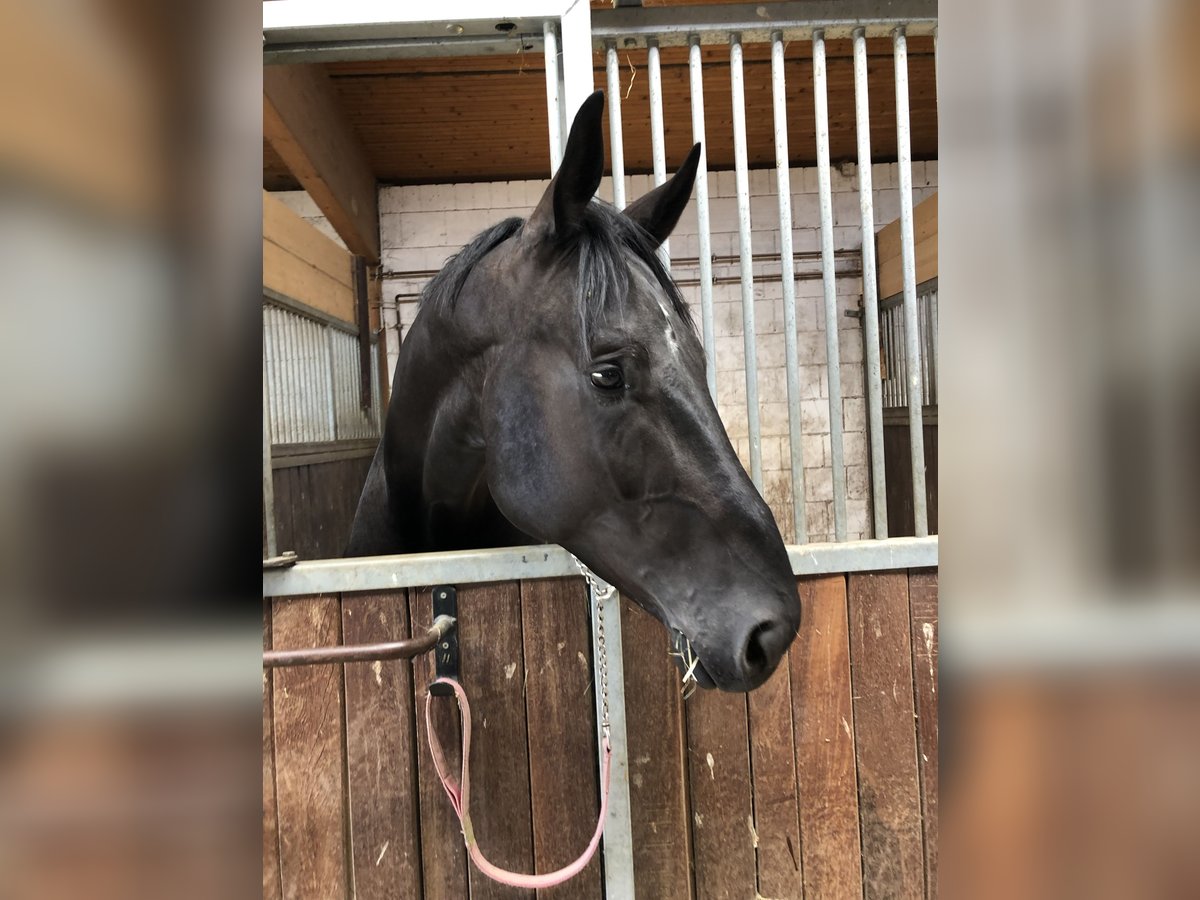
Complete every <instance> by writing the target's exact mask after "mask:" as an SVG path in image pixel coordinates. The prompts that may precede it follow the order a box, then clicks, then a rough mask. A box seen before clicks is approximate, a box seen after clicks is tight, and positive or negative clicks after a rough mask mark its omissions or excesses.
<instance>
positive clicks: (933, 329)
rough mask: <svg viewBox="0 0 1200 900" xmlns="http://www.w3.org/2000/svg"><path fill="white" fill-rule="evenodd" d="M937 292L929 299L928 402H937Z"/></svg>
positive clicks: (934, 290)
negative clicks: (929, 385) (929, 383)
mask: <svg viewBox="0 0 1200 900" xmlns="http://www.w3.org/2000/svg"><path fill="white" fill-rule="evenodd" d="M937 326H938V292H937V288H934V289H933V294H932V295H931V296H930V298H929V373H930V374H929V380H930V382H932V384H933V388H932V390H930V392H929V402H930V403H931V404H936V403H937V402H938V378H937V351H938V331H937Z"/></svg>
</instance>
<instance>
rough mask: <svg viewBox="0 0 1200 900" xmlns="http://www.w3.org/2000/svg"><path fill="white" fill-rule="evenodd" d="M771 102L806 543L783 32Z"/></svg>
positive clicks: (797, 502)
mask: <svg viewBox="0 0 1200 900" xmlns="http://www.w3.org/2000/svg"><path fill="white" fill-rule="evenodd" d="M771 99H772V102H773V105H774V114H775V115H774V119H775V190H776V193H777V194H778V196H779V264H780V278H781V281H782V286H783V345H784V355H785V357H786V363H787V397H788V444H789V448H790V451H791V455H790V458H791V468H792V522H793V524H794V526H795V532H794V533H795V542H796V543H797V544H806V543H808V527H807V523H806V522H805V517H804V449H803V447H802V445H801V441H800V350H799V348H798V346H797V335H796V267H795V258H794V257H793V256H792V179H791V167H790V165H789V163H788V136H787V83H786V80H785V78H784V70H783V32H782V31H774V32H772V33H771Z"/></svg>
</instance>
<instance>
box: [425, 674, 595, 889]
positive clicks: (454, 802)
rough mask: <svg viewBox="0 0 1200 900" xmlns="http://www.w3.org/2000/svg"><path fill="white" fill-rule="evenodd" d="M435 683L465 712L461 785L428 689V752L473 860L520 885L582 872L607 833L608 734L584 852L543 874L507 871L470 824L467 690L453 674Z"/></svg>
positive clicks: (551, 882) (535, 885) (496, 877)
mask: <svg viewBox="0 0 1200 900" xmlns="http://www.w3.org/2000/svg"><path fill="white" fill-rule="evenodd" d="M433 683H434V684H445V685H449V686H450V687H451V688H452V689H453V690H454V696H455V697H457V698H458V709H459V714H460V715H461V716H462V776H461V777H462V783H461V785H460V784H459V783H457V782H456V781H455V780H454V776H453V775H452V774H450V773H448V772H447V771H446V770H447V766H446V757H445V755H444V754H443V753H442V745H441V743H440V742H439V741H438V738H437V735H436V734H435V733H434V730H433V721H432V719H431V717H430V703H431V702H432V699H433V698H432V695H431V694H429V693H426V695H425V732H426V734H428V736H429V752H430V753H431V754H432V755H433V766H434V768H435V769H437V773H438V778H440V779H441V782H442V787H443V788H445V789H446V796H447V797H449V798H450V805H451V806H453V807H454V813H455V815H457V816H458V821H459V822H460V823H461V824H462V833H463V840H464V841H466V845H467V853H468V854H470V856H471V861H472V862H474V863H475V865H476V867H478V869H479V871H480V872H482V873H483V874H484V875H486V876H487V877H488V878H491V879H492V880H493V881H498V882H500V883H501V884H507V885H511V886H512V887H518V888H531V889H541V888H549V887H554V886H555V885H558V884H562V883H563V882H564V881H567V880H569V879H571V878H574V877H575V876H576V875H578V874H579V873H580V872H582V871H583V868H584V866H586V865H587V864H588V862H589V861H590V860H591V858H592V856H593V855H594V854H595V852H596V848H597V847H598V846H600V837H601V835H603V834H604V820H605V818H606V817H607V815H608V775H609V765H610V763H611V762H612V748H611V747H610V746H609V743H608V738H607V737H606V738H604V772H603V775H602V776H601V778H602V782H601V786H600V818H599V820H598V821H597V822H596V832H595V834H593V835H592V840H591V842H590V843H589V844H588V845H587V848H586V849H585V850H584V851H583V853H582V855H580V857H579V858H578V859H576V860H575V861H574V862H573V863H569V864H568V865H566V866H563V867H562V868H561V869H559V870H558V871H556V872H547V873H546V874H544V875H522V874H520V873H517V872H508V871H506V870H504V869H501V868H498V867H497V866H494V865H492V864H491V863H490V862H488V861H487V859H486V858H484V855H483V851H482V850H480V849H479V844H478V843H477V842H476V840H475V832H474V830H473V829H472V827H471V810H470V803H471V799H470V798H471V782H470V775H469V772H468V766H469V760H470V758H471V705H470V704H469V703H468V702H467V695H466V692H465V691H464V690H463V688H462V685H461V684H459V683H458V682H457V681H455V680H454V679H452V678H438V679H437V680H436V681H434V682H433Z"/></svg>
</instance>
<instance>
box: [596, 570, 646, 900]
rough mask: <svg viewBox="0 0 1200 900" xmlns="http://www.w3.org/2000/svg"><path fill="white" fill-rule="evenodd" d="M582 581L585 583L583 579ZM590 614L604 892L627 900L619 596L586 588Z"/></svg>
mask: <svg viewBox="0 0 1200 900" xmlns="http://www.w3.org/2000/svg"><path fill="white" fill-rule="evenodd" d="M585 583H586V582H585ZM586 590H587V592H588V603H589V604H590V606H591V613H592V680H593V683H594V685H595V692H594V693H595V701H596V747H597V749H598V751H599V753H600V765H601V766H602V767H603V764H604V762H603V755H604V749H603V741H604V731H603V727H602V722H603V704H604V699H603V696H602V694H601V691H600V673H599V671H598V660H599V659H600V653H601V650H600V634H601V633H603V634H604V643H605V649H604V654H605V659H606V660H607V666H608V722H609V746H610V747H611V748H612V762H611V769H610V771H609V783H608V819H607V821H606V822H605V824H604V896H605V898H607V900H628V898H629V897H633V896H635V893H634V878H633V812H632V808H631V806H630V801H629V741H628V739H627V737H626V731H625V664H624V659H625V657H624V653H623V650H622V641H621V597H620V595H619V594H617V593H615V592H614V593H613V595H612V597H611V598H609V600H608V602H607V603H605V604H604V605H603V606H601V605H600V604H598V603H597V602H596V594H595V591H593V590H592V588H591V586H588V587H587V588H586Z"/></svg>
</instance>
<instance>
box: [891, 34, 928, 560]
mask: <svg viewBox="0 0 1200 900" xmlns="http://www.w3.org/2000/svg"><path fill="white" fill-rule="evenodd" d="M893 48H894V54H895V61H896V158H897V169H898V170H899V173H900V254H901V265H902V271H903V273H904V337H905V350H906V352H905V357H906V360H905V362H906V364H905V376H906V378H905V384H906V387H907V393H908V397H907V400H908V437H909V449H910V451H911V453H912V483H913V521H914V523H915V529H916V535H917V537H924V536H925V535H927V534H929V513H928V510H927V509H926V502H925V432H924V422H923V417H922V414H921V367H920V365H918V360H919V356H918V354H919V353H920V352H921V345H920V340H921V338H920V335H919V334H918V333H917V262H916V253H915V249H914V241H913V201H912V146H911V136H910V134H909V120H908V43H907V41H906V39H905V36H904V28H903V26H901V27H900V28H897V29H896V30H895V32H893Z"/></svg>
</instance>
